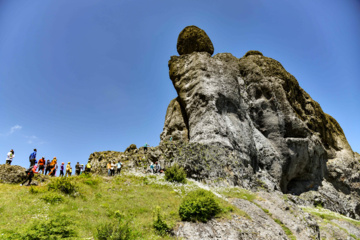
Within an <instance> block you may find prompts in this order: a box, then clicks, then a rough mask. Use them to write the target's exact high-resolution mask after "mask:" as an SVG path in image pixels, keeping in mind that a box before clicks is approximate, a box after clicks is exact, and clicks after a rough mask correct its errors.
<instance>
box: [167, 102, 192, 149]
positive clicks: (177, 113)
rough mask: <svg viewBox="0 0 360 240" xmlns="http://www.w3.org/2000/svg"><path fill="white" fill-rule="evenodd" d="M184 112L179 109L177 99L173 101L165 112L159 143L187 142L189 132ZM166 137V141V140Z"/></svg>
mask: <svg viewBox="0 0 360 240" xmlns="http://www.w3.org/2000/svg"><path fill="white" fill-rule="evenodd" d="M184 119H186V114H185V110H184V109H183V108H182V107H181V105H180V102H179V98H175V99H173V100H172V101H171V102H170V104H169V106H168V109H167V111H166V116H165V124H164V126H165V127H164V131H163V132H162V133H161V135H160V139H161V141H165V140H170V137H172V140H174V141H178V140H180V141H183V142H188V141H189V130H188V126H187V125H186V124H187V121H185V120H184ZM167 137H168V139H167Z"/></svg>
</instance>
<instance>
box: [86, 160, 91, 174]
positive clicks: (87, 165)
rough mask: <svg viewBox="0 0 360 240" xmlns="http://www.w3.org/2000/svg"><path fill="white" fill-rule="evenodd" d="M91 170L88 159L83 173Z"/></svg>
mask: <svg viewBox="0 0 360 240" xmlns="http://www.w3.org/2000/svg"><path fill="white" fill-rule="evenodd" d="M90 172H91V164H90V161H88V163H87V164H86V166H85V173H90Z"/></svg>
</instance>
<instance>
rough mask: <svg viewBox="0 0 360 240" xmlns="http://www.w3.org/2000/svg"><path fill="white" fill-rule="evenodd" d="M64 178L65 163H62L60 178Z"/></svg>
mask: <svg viewBox="0 0 360 240" xmlns="http://www.w3.org/2000/svg"><path fill="white" fill-rule="evenodd" d="M63 176H64V163H63V162H62V163H61V166H60V175H59V177H63Z"/></svg>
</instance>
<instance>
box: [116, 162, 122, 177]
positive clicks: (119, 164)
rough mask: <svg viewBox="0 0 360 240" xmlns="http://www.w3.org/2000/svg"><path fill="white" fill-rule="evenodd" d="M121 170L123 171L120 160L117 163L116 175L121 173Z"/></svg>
mask: <svg viewBox="0 0 360 240" xmlns="http://www.w3.org/2000/svg"><path fill="white" fill-rule="evenodd" d="M120 172H121V162H120V160H119V161H118V163H117V164H116V175H120Z"/></svg>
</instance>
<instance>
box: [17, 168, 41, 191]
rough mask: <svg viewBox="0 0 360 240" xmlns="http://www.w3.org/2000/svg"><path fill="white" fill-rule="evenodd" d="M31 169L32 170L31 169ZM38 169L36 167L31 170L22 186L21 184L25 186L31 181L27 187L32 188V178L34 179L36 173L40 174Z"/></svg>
mask: <svg viewBox="0 0 360 240" xmlns="http://www.w3.org/2000/svg"><path fill="white" fill-rule="evenodd" d="M30 168H31V167H30ZM36 169H37V166H36V165H35V166H34V167H32V168H31V169H30V170H29V172H28V173H27V176H26V179H25V181H24V182H23V183H22V184H20V186H22V185H24V184H25V183H26V182H27V181H29V183H28V184H27V185H26V186H30V184H31V180H32V178H33V177H34V175H35V173H38V172H36Z"/></svg>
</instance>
